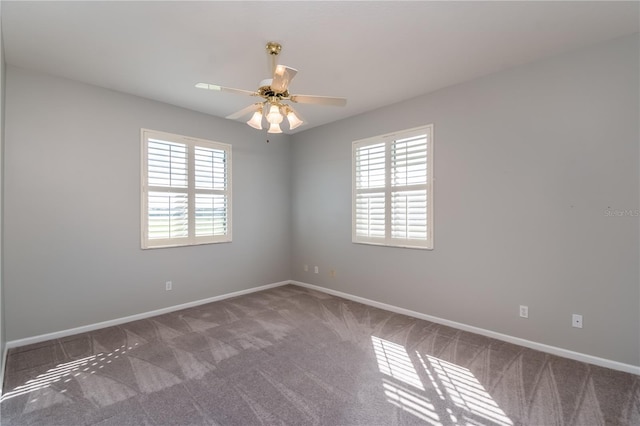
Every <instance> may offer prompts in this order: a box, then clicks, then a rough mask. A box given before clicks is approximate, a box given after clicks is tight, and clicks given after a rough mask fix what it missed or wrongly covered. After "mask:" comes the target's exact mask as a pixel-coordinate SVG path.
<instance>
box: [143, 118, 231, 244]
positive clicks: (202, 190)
mask: <svg viewBox="0 0 640 426" xmlns="http://www.w3.org/2000/svg"><path fill="white" fill-rule="evenodd" d="M227 241H231V146H230V145H227V144H221V143H217V142H210V141H205V140H200V139H193V138H187V137H184V136H179V135H172V134H168V133H162V132H155V131H151V130H144V129H143V131H142V248H153V247H172V246H181V245H194V244H208V243H217V242H227Z"/></svg>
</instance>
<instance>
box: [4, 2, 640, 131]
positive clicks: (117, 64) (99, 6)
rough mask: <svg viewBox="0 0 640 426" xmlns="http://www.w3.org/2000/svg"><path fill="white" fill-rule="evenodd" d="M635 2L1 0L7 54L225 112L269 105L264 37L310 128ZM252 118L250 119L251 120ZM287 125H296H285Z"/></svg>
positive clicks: (444, 82)
mask: <svg viewBox="0 0 640 426" xmlns="http://www.w3.org/2000/svg"><path fill="white" fill-rule="evenodd" d="M639 5H640V3H639V2H637V1H633V2H608V1H607V2H553V1H549V2H534V1H520V2H481V1H472V2H395V1H390V2H338V1H330V2H270V1H260V2H241V1H234V2H211V1H209V2H207V1H199V2H186V1H174V2H154V1H141V2H119V1H110V2H95V1H77V2H50V1H47V2H24V1H16V2H12V1H6V0H3V1H2V6H1V12H2V31H3V36H4V48H5V61H6V62H7V63H8V64H10V65H14V66H18V67H25V68H31V69H35V70H39V71H43V72H46V73H50V74H54V75H58V76H62V77H66V78H70V79H73V80H77V81H81V82H85V83H90V84H94V85H97V86H102V87H105V88H108V89H113V90H117V91H121V92H126V93H131V94H134V95H138V96H142V97H145V98H149V99H154V100H157V101H161V102H166V103H169V104H173V105H177V106H180V107H184V108H188V109H191V110H195V111H200V112H203V113H207V114H210V115H214V116H218V117H225V116H227V115H229V114H231V113H233V112H235V111H237V110H239V109H242V108H243V107H245V106H247V105H249V104H251V103H253V102H255V101H256V99H255V98H250V97H244V96H240V95H236V94H232V93H222V92H213V91H205V90H200V89H196V88H194V85H195V83H197V82H208V83H212V84H218V85H223V86H229V87H235V88H241V89H247V90H255V89H257V88H258V83H259V82H260V81H261V80H262V79H265V78H269V77H270V71H269V59H268V57H267V54H266V51H265V49H264V46H265V44H266V42H268V41H271V40H273V41H277V42H280V43H281V44H282V45H283V50H282V53H281V54H280V56H279V62H280V63H282V64H286V65H288V66H291V67H294V68H296V69H298V71H299V73H298V75H297V77H296V78H295V80H294V81H293V82H292V83H291V85H290V88H289V89H290V92H291V93H295V94H310V95H325V96H343V97H346V98H348V103H347V106H346V107H332V106H319V105H297V106H296V109H298V110H299V112H300V113H301V114H302V116H304V117H305V118H306V119H307V123H306V124H305V125H304V126H301V127H300V128H298V129H296V130H295V131H294V132H292V133H295V132H296V131H303V130H305V129H309V128H311V127H315V126H318V125H322V124H325V123H329V122H333V121H336V120H340V119H343V118H346V117H350V116H353V115H356V114H360V113H363V112H366V111H369V110H372V109H376V108H379V107H381V106H384V105H388V104H392V103H395V102H399V101H402V100H405V99H408V98H412V97H415V96H418V95H421V94H425V93H429V92H432V91H434V90H437V89H440V88H443V87H446V86H450V85H454V84H458V83H461V82H464V81H468V80H471V79H474V78H477V77H479V76H482V75H486V74H489V73H492V72H495V71H499V70H502V69H505V68H509V67H513V66H517V65H521V64H525V63H527V62H531V61H534V60H537V59H540V58H542V57H546V56H551V55H556V54H559V53H562V52H565V51H568V50H571V49H575V48H579V47H581V46H586V45H589V44H594V43H598V42H600V41H604V40H608V39H612V38H615V37H619V36H622V35H626V34H631V33H634V32H638V30H639V13H640V9H639ZM248 118H249V117H246V118H245V119H244V120H247V119H248ZM285 127H286V126H285Z"/></svg>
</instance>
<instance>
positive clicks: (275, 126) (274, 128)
mask: <svg viewBox="0 0 640 426" xmlns="http://www.w3.org/2000/svg"><path fill="white" fill-rule="evenodd" d="M267 133H282V129H281V128H280V123H271V124H270V125H269V130H267Z"/></svg>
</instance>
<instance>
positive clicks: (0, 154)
mask: <svg viewBox="0 0 640 426" xmlns="http://www.w3.org/2000/svg"><path fill="white" fill-rule="evenodd" d="M1 8H2V4H1V2H0V377H2V372H4V356H3V355H4V347H5V343H6V341H7V339H6V337H5V322H4V295H3V293H4V285H3V282H4V281H3V279H2V276H3V267H2V265H3V263H4V261H3V258H4V250H3V248H2V246H3V238H2V232H3V222H4V209H3V199H4V189H3V179H4V177H3V175H4V173H3V169H4V93H5V89H4V88H5V65H4V40H3V38H2V10H1ZM1 387H2V384H0V388H1Z"/></svg>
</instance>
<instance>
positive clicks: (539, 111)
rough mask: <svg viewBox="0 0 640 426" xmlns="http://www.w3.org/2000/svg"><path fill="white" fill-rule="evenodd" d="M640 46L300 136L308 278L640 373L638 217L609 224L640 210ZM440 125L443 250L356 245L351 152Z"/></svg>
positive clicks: (302, 248)
mask: <svg viewBox="0 0 640 426" xmlns="http://www.w3.org/2000/svg"><path fill="white" fill-rule="evenodd" d="M639 47H640V46H639V42H638V36H637V35H635V36H633V37H626V38H622V39H618V40H614V41H611V42H608V43H605V44H601V45H597V46H593V47H590V48H588V49H584V50H580V51H576V52H573V53H571V54H567V55H564V56H561V57H556V58H552V59H548V60H545V61H541V62H537V63H533V64H529V65H526V66H522V67H518V68H515V69H511V70H508V71H504V72H500V73H497V74H493V75H490V76H487V77H484V78H481V79H479V80H475V81H473V82H469V83H466V84H461V85H458V86H454V87H450V88H447V89H443V90H441V91H438V92H435V93H432V94H430V95H426V96H421V97H418V98H415V99H413V100H410V101H407V102H402V103H399V104H396V105H393V106H390V107H387V108H383V109H380V110H376V111H373V112H370V113H367V114H364V115H360V116H357V117H353V118H351V119H347V120H343V121H341V122H337V123H333V124H330V125H326V126H323V127H319V128H315V129H311V130H309V131H306V132H302V133H299V134H296V135H294V136H293V139H292V149H293V158H292V164H293V176H292V178H293V180H292V182H293V188H292V191H293V193H292V211H293V243H292V254H293V255H292V272H293V279H295V280H298V281H302V282H307V283H311V284H316V285H320V286H323V287H326V288H330V289H335V290H339V291H343V292H346V293H350V294H352V295H357V296H361V297H365V298H369V299H373V300H376V301H380V302H384V303H389V304H392V305H395V306H398V307H403V308H406V309H411V310H414V311H418V312H421V313H425V314H429V315H433V316H436V317H440V318H443V319H448V320H452V321H457V322H460V323H464V324H468V325H472V326H476V327H480V328H483V329H487V330H492V331H495V332H499V333H504V334H507V335H511V336H516V337H520V338H524V339H528V340H531V341H534V342H539V343H544V344H548V345H553V346H556V347H561V348H566V349H569V350H574V351H577V352H581V353H585V354H590V355H594V356H598V357H603V358H607V359H611V360H616V361H619V362H623V363H628V364H632V365H640V353H639V350H640V342H639V335H640V329H639V327H640V312H639V309H640V305H639V303H638V301H639V298H640V295H639V283H640V280H639V273H638V258H639V255H640V253H639V248H638V245H639V238H638V235H639V231H640V229H639V220H638V217H630V216H624V217H615V216H614V217H611V216H607V215H606V213H605V212H606V211H607V210H626V209H631V210H636V209H638V208H639V204H638V200H639V189H640V188H639V130H638V117H639V114H640V110H639V105H638V104H639V102H638V94H639V84H638V76H639V75H640V72H639V67H638V62H639V58H638V50H639ZM428 123H433V124H434V125H435V129H434V139H435V145H434V146H435V167H434V170H435V178H436V181H435V203H434V205H435V250H433V251H422V250H411V249H399V248H386V247H375V246H366V245H356V244H352V243H351V168H350V167H351V163H350V162H351V142H352V141H353V140H357V139H361V138H366V137H370V136H375V135H379V134H383V133H387V132H391V131H395V130H401V129H406V128H411V127H416V126H419V125H423V124H428ZM304 264H309V265H310V266H311V267H310V271H309V272H304V271H303V265H304ZM313 265H318V266H319V267H320V274H317V275H316V274H314V273H313V272H312V270H313V268H312V266H313ZM331 269H335V271H336V276H335V278H332V277H331V276H330V274H329V271H330V270H331ZM520 304H524V305H528V306H529V319H526V320H525V319H521V318H519V317H518V305H520ZM572 313H580V314H582V315H583V316H584V328H583V329H575V328H572V327H571V325H570V323H571V314H572Z"/></svg>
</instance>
